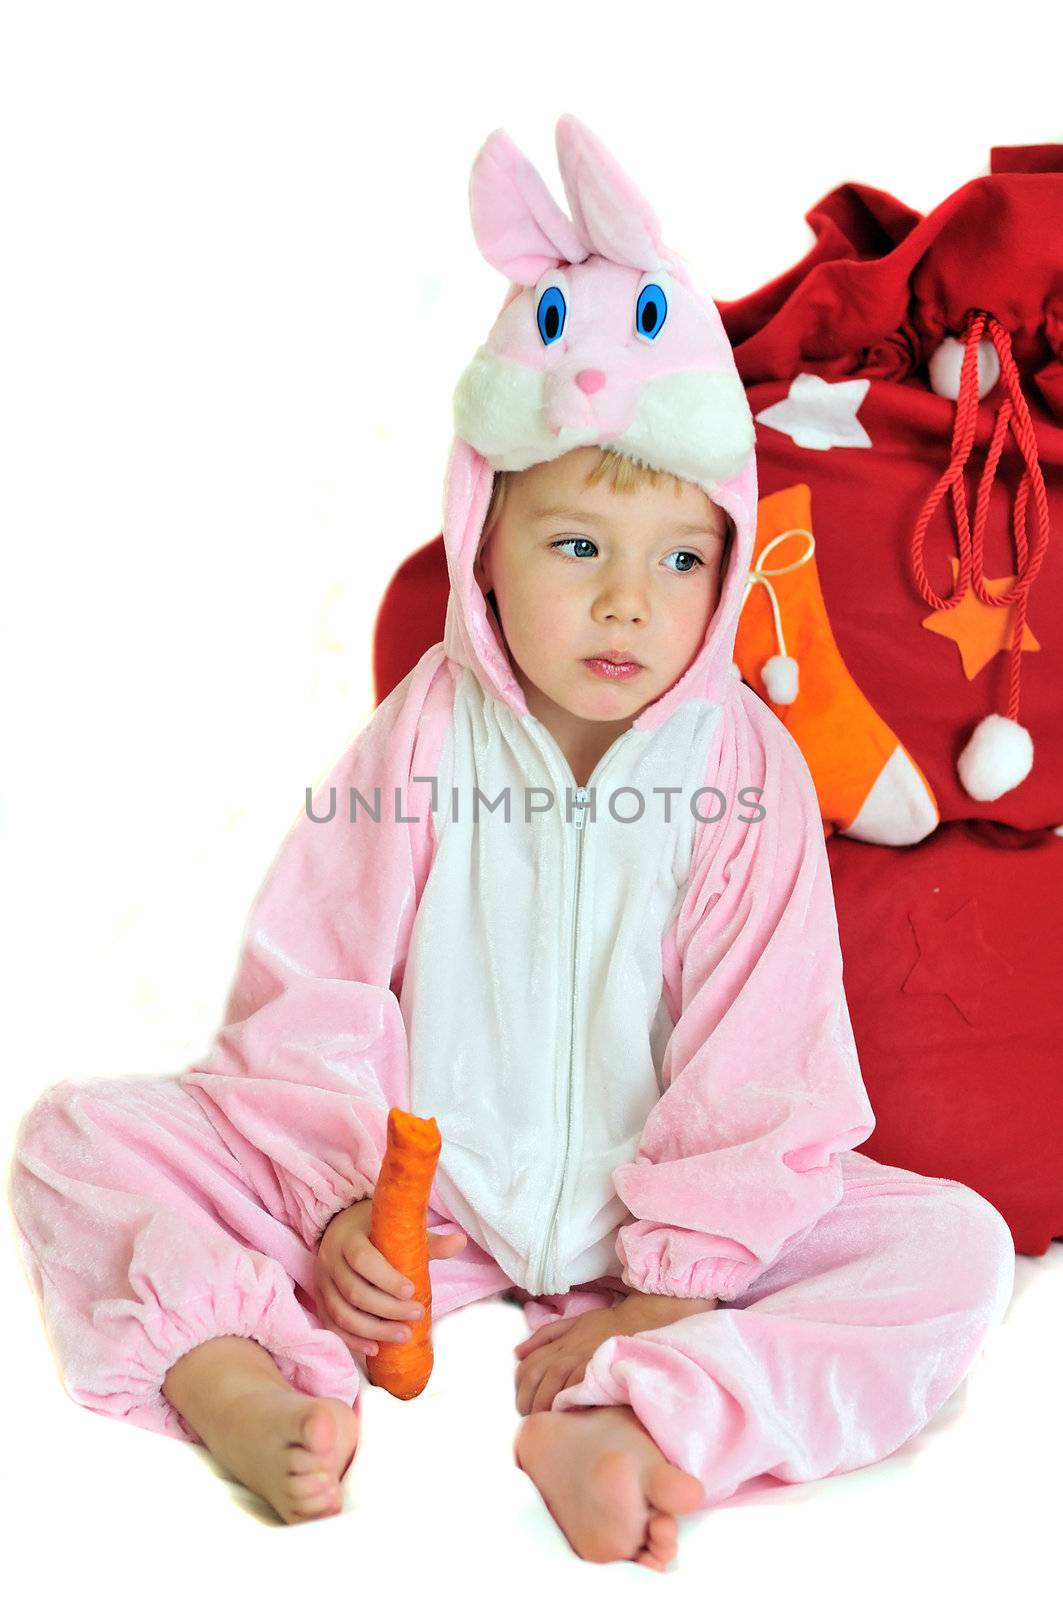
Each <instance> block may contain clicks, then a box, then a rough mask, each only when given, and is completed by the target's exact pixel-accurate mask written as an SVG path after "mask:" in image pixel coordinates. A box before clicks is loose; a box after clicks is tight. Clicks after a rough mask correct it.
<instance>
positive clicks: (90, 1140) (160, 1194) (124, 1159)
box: [8, 1077, 511, 1444]
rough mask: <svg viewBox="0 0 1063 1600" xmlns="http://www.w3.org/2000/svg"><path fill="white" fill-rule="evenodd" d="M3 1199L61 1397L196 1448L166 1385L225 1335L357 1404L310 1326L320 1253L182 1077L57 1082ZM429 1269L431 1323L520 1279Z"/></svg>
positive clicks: (333, 1343) (301, 1381) (341, 1369)
mask: <svg viewBox="0 0 1063 1600" xmlns="http://www.w3.org/2000/svg"><path fill="white" fill-rule="evenodd" d="M8 1197H9V1202H10V1204H11V1208H12V1211H13V1213H14V1217H15V1222H16V1228H17V1237H18V1240H19V1245H20V1249H21V1254H22V1260H23V1263H24V1265H25V1267H26V1270H27V1273H28V1275H29V1277H30V1280H31V1282H32V1283H33V1286H34V1288H35V1289H36V1292H37V1295H38V1298H39V1300H40V1304H41V1308H42V1311H43V1315H44V1320H45V1325H46V1328H47V1331H48V1334H49V1338H50V1342H51V1345H52V1349H53V1352H54V1354H55V1356H56V1358H57V1360H58V1363H59V1368H60V1371H61V1374H62V1379H63V1384H64V1387H65V1389H66V1391H67V1393H68V1394H69V1395H70V1396H71V1398H72V1399H74V1400H76V1401H77V1402H78V1403H79V1404H81V1405H83V1406H86V1407H87V1408H88V1409H89V1410H92V1411H96V1412H99V1413H101V1414H102V1415H105V1416H111V1417H120V1418H124V1419H125V1420H126V1421H128V1422H133V1423H136V1424H138V1425H139V1426H140V1427H144V1428H149V1429H151V1430H153V1431H155V1432H158V1433H165V1434H169V1435H171V1436H173V1437H175V1438H180V1439H185V1440H188V1439H191V1440H192V1441H194V1442H195V1443H197V1444H198V1443H202V1441H201V1440H200V1438H199V1436H198V1434H196V1433H195V1432H194V1430H193V1429H192V1428H191V1427H189V1426H188V1425H187V1424H186V1423H185V1421H184V1419H183V1418H182V1417H181V1416H180V1415H179V1413H178V1412H177V1411H175V1409H174V1408H173V1406H172V1405H171V1404H170V1402H169V1401H168V1400H167V1399H166V1397H165V1396H164V1395H163V1393H162V1384H163V1382H164V1380H165V1377H166V1374H167V1372H168V1371H169V1369H170V1367H171V1366H172V1365H173V1363H174V1362H175V1361H176V1360H177V1359H178V1358H179V1357H180V1356H182V1355H184V1354H185V1353H186V1351H188V1350H191V1349H192V1348H193V1347H194V1346H195V1345H198V1344H201V1343H202V1342H203V1341H204V1340H206V1339H210V1338H213V1337H215V1336H216V1335H220V1334H238V1335H242V1336H243V1337H245V1338H251V1339H255V1340H257V1342H258V1343H259V1344H261V1345H262V1346H263V1347H264V1348H265V1349H266V1350H268V1351H269V1353H270V1355H271V1356H272V1357H273V1359H274V1361H275V1362H276V1363H277V1366H278V1367H279V1368H280V1370H281V1372H282V1373H283V1374H284V1376H285V1377H286V1378H287V1380H288V1382H289V1383H291V1384H292V1385H293V1387H295V1388H297V1389H300V1390H302V1391H303V1392H304V1393H306V1394H309V1395H330V1396H333V1397H335V1398H337V1399H342V1400H346V1401H347V1402H348V1403H354V1402H355V1401H356V1397H357V1395H358V1394H359V1392H360V1388H361V1384H362V1383H364V1382H367V1381H368V1380H367V1379H366V1378H365V1376H364V1374H365V1361H364V1358H362V1357H360V1356H358V1357H356V1356H352V1355H351V1353H350V1351H349V1350H348V1349H347V1346H346V1345H345V1344H344V1342H343V1340H342V1339H341V1338H340V1337H339V1336H338V1335H337V1334H335V1333H333V1332H332V1331H331V1330H330V1329H327V1328H324V1327H322V1325H321V1322H320V1320H319V1319H318V1317H317V1316H316V1314H315V1311H314V1284H313V1266H314V1255H313V1253H312V1252H311V1251H309V1250H308V1249H307V1248H306V1246H305V1245H304V1243H303V1241H302V1239H301V1238H300V1236H299V1235H298V1234H297V1233H296V1232H295V1230H294V1229H293V1228H292V1227H291V1226H290V1225H289V1222H288V1220H287V1219H286V1218H284V1217H278V1216H273V1215H272V1214H271V1213H270V1211H269V1209H268V1208H267V1206H266V1205H265V1203H264V1201H263V1199H262V1197H261V1196H260V1195H258V1194H257V1193H256V1192H255V1191H254V1190H253V1188H252V1187H251V1184H250V1182H249V1180H248V1177H247V1174H246V1173H245V1172H244V1171H243V1169H242V1168H241V1166H240V1164H239V1162H238V1161H237V1160H236V1158H235V1156H234V1155H233V1154H232V1153H231V1151H230V1150H229V1148H228V1147H227V1145H226V1144H225V1142H224V1140H223V1139H222V1138H221V1136H220V1135H219V1134H218V1133H217V1132H216V1131H215V1128H214V1126H213V1124H212V1123H211V1121H210V1119H209V1118H208V1116H207V1115H206V1113H205V1112H204V1111H203V1110H202V1108H201V1107H200V1105H199V1104H198V1103H197V1101H196V1100H195V1099H194V1098H193V1096H192V1095H191V1094H189V1093H188V1092H187V1091H186V1090H185V1089H183V1088H182V1087H181V1084H180V1081H179V1079H177V1078H174V1077H164V1078H90V1079H87V1080H85V1081H81V1082H78V1081H72V1080H68V1081H64V1082H62V1083H59V1084H56V1085H54V1086H53V1087H52V1088H50V1089H49V1090H47V1091H46V1093H45V1094H44V1095H42V1096H41V1098H40V1100H38V1101H37V1102H36V1104H35V1105H34V1106H33V1107H32V1108H31V1109H30V1111H29V1112H28V1113H27V1114H26V1116H25V1117H24V1118H23V1120H22V1124H21V1127H20V1129H19V1134H18V1137H17V1140H16V1146H15V1154H14V1160H13V1162H12V1167H11V1176H10V1180H9V1189H8ZM446 1220H447V1219H445V1218H443V1217H440V1216H439V1215H438V1214H437V1213H436V1212H435V1211H430V1212H429V1217H428V1222H429V1226H430V1227H436V1226H438V1225H439V1224H441V1223H443V1222H445V1221H446ZM440 1267H446V1268H448V1269H449V1271H448V1272H447V1273H446V1281H445V1282H444V1283H441V1284H438V1285H437V1282H436V1274H437V1270H438V1269H439V1268H440ZM431 1272H432V1276H433V1292H432V1299H433V1305H432V1310H433V1317H436V1316H439V1315H443V1314H445V1313H446V1312H447V1311H448V1310H453V1309H454V1308H455V1306H457V1305H463V1304H466V1303H468V1302H469V1301H471V1300H476V1299H479V1298H482V1297H483V1296H485V1295H489V1294H493V1293H495V1292H496V1291H498V1290H499V1289H504V1288H507V1287H509V1286H510V1283H511V1280H510V1279H509V1278H508V1277H507V1276H506V1274H505V1273H504V1272H503V1271H502V1270H501V1268H499V1267H498V1266H497V1265H496V1264H495V1262H494V1261H493V1260H491V1259H490V1257H487V1256H485V1255H484V1254H483V1253H482V1252H481V1251H479V1250H478V1249H477V1248H476V1247H475V1246H474V1245H473V1244H472V1243H470V1244H469V1246H468V1247H467V1249H466V1250H465V1251H464V1252H463V1253H462V1257H461V1258H460V1260H459V1262H454V1261H446V1262H443V1261H434V1262H433V1263H432V1266H431Z"/></svg>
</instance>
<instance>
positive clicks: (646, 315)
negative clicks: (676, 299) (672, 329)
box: [635, 283, 668, 343]
mask: <svg viewBox="0 0 1063 1600" xmlns="http://www.w3.org/2000/svg"><path fill="white" fill-rule="evenodd" d="M667 315H668V299H667V296H666V295H665V292H664V290H663V289H662V288H661V286H660V284H659V283H648V284H647V285H646V287H645V289H643V291H642V293H641V294H640V295H639V298H638V304H637V305H636V307H635V332H636V333H637V334H638V336H639V338H640V339H648V340H649V341H650V342H651V343H652V342H653V340H654V339H656V337H657V335H658V334H659V333H660V331H661V329H662V328H663V327H664V320H665V318H666V317H667Z"/></svg>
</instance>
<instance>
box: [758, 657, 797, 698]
mask: <svg viewBox="0 0 1063 1600" xmlns="http://www.w3.org/2000/svg"><path fill="white" fill-rule="evenodd" d="M760 675H761V677H762V678H763V680H764V687H765V689H767V691H768V698H769V700H772V701H774V703H775V704H776V705H777V706H790V705H793V703H794V701H795V700H796V699H797V662H796V661H795V660H794V658H793V656H771V657H769V659H768V660H767V661H765V663H764V665H763V666H762V667H761V669H760Z"/></svg>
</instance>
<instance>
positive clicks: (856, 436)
mask: <svg viewBox="0 0 1063 1600" xmlns="http://www.w3.org/2000/svg"><path fill="white" fill-rule="evenodd" d="M870 384H871V380H870V378H850V379H849V380H848V381H847V382H845V383H827V381H826V379H824V378H820V377H817V376H816V374H815V373H814V372H799V373H798V374H797V377H796V378H795V379H794V380H793V382H792V383H791V385H790V392H789V394H788V395H787V396H786V399H785V400H777V401H776V402H775V404H774V405H773V406H768V407H767V408H766V409H765V410H764V411H758V412H757V414H756V415H757V421H758V422H764V423H767V425H768V427H769V428H777V429H778V431H779V432H780V433H788V434H789V435H790V438H791V439H792V440H793V441H794V444H799V445H800V446H801V448H802V449H803V450H830V449H831V447H832V446H833V445H836V444H838V445H847V446H848V447H849V448H850V449H855V450H869V449H870V448H871V438H870V436H869V434H868V433H867V432H866V431H865V430H864V428H863V427H861V425H860V423H859V422H858V421H857V420H856V413H857V412H858V411H859V409H860V402H861V401H862V400H863V398H864V396H865V394H866V393H867V391H868V388H869V387H870Z"/></svg>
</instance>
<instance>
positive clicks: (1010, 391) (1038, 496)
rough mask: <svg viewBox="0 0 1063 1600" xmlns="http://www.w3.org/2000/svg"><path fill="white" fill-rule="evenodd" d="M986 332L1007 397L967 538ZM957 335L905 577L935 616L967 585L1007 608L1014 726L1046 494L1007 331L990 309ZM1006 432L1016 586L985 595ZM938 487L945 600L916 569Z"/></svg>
mask: <svg viewBox="0 0 1063 1600" xmlns="http://www.w3.org/2000/svg"><path fill="white" fill-rule="evenodd" d="M987 326H988V332H989V337H990V338H991V339H992V341H993V344H994V347H995V348H996V352H997V355H998V356H999V357H1000V373H1001V381H1002V383H1003V385H1004V387H1005V388H1006V390H1007V393H1006V395H1005V397H1004V399H1003V400H1002V401H1001V403H1000V406H999V409H998V410H997V414H996V419H995V422H994V425H993V437H992V439H991V441H990V444H989V450H988V452H987V455H986V464H985V467H984V468H983V470H982V476H981V478H980V479H979V483H978V493H977V496H976V500H975V514H974V531H973V534H972V531H971V527H970V523H969V520H968V515H967V499H966V495H965V494H964V486H963V472H964V468H965V466H966V465H967V458H968V457H969V456H970V453H971V450H972V448H973V445H974V436H975V430H976V427H977V423H978V405H979V398H978V346H979V343H980V341H981V339H982V335H983V333H984V332H985V331H986V328H987ZM964 337H965V340H966V345H965V349H964V352H963V365H962V367H961V369H960V389H959V394H958V396H957V399H956V416H955V420H954V423H953V430H952V449H951V454H950V458H949V464H948V466H947V467H946V469H945V471H944V472H943V473H942V474H941V477H940V478H939V479H938V481H937V483H936V484H935V485H934V487H933V489H932V490H931V492H930V494H929V495H928V496H927V500H926V503H925V504H924V506H923V509H922V511H921V512H920V513H919V519H918V521H917V522H916V525H915V529H914V531H913V533H912V552H911V553H912V571H913V573H914V575H915V581H916V583H917V585H918V587H919V592H920V594H921V595H922V596H923V599H924V600H925V601H926V603H927V605H930V606H933V607H934V609H935V610H936V611H951V609H952V608H953V606H956V605H959V603H960V601H961V600H962V599H963V597H964V595H965V594H966V593H967V590H968V587H973V589H974V592H975V594H976V595H977V596H978V598H979V600H980V601H981V602H982V604H983V605H988V606H1015V608H1016V612H1015V630H1014V636H1013V638H1012V642H1011V647H1010V658H1009V672H1008V709H1007V715H1008V717H1010V718H1011V720H1012V721H1013V722H1017V721H1018V716H1019V679H1020V674H1021V671H1022V640H1023V634H1024V633H1025V630H1026V608H1027V604H1028V601H1029V595H1030V590H1031V589H1032V587H1033V583H1034V579H1035V578H1036V577H1037V574H1038V572H1039V571H1040V570H1041V563H1042V562H1043V560H1044V556H1045V551H1046V550H1047V548H1048V529H1049V518H1048V496H1047V495H1046V493H1045V483H1044V478H1043V476H1042V474H1041V464H1040V461H1039V460H1038V456H1037V440H1036V437H1035V434H1034V427H1033V422H1032V420H1031V417H1030V411H1029V407H1028V406H1027V404H1026V399H1025V396H1024V395H1023V392H1022V385H1021V383H1020V381H1019V373H1018V369H1017V368H1016V366H1015V360H1014V357H1013V356H1012V353H1011V339H1010V338H1009V336H1008V332H1007V329H1006V328H1004V327H1002V326H1001V324H1000V323H999V322H998V321H997V319H996V317H994V316H993V314H992V312H990V311H969V312H968V313H967V328H966V332H965V335H964ZM1009 427H1010V428H1011V431H1012V433H1013V435H1014V437H1015V442H1016V443H1017V445H1018V447H1019V450H1020V451H1021V453H1022V457H1023V461H1024V462H1025V468H1024V471H1023V475H1022V479H1021V481H1020V483H1019V487H1018V490H1017V492H1016V495H1015V505H1014V511H1013V530H1014V537H1015V549H1016V557H1017V560H1016V565H1017V567H1018V575H1017V579H1016V582H1015V583H1014V584H1013V585H1012V587H1011V588H1010V589H1009V590H1008V591H1007V593H1006V594H1000V595H991V594H989V593H988V591H987V590H986V587H985V574H984V570H983V565H982V562H983V546H984V543H985V531H986V522H987V520H988V516H989V494H990V491H991V489H992V487H993V480H994V478H995V476H996V470H997V463H998V462H999V460H1000V456H1001V453H1002V451H1003V449H1004V439H1005V436H1006V434H1007V430H1008V428H1009ZM1031 487H1032V488H1033V493H1034V505H1035V508H1036V514H1037V536H1036V539H1035V541H1034V548H1033V553H1032V555H1031V554H1029V553H1028V546H1027V540H1026V506H1027V501H1028V500H1029V495H1030V489H1031ZM946 489H949V490H951V492H952V503H953V506H954V507H955V511H956V526H957V534H958V537H959V550H960V570H959V573H958V575H957V584H956V590H955V592H954V593H953V594H952V595H950V596H949V597H948V598H947V599H944V598H942V597H941V596H940V595H937V594H935V593H934V591H933V589H932V588H931V587H930V584H929V582H928V580H927V576H926V568H925V566H924V564H923V545H924V543H925V540H926V530H927V527H928V526H929V523H930V519H931V517H932V516H933V515H934V512H935V510H936V509H937V506H938V504H939V502H940V501H941V499H942V497H943V496H944V494H945V491H946Z"/></svg>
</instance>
